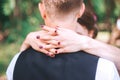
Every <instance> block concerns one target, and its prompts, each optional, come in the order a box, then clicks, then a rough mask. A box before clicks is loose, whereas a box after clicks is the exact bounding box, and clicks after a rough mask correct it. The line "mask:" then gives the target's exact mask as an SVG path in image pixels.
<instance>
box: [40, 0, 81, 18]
mask: <svg viewBox="0 0 120 80" xmlns="http://www.w3.org/2000/svg"><path fill="white" fill-rule="evenodd" d="M42 2H43V3H44V5H45V9H46V11H47V13H48V14H49V15H53V14H55V15H57V14H58V15H57V16H61V15H68V13H70V12H75V11H77V10H80V6H81V5H82V2H83V0H42Z"/></svg>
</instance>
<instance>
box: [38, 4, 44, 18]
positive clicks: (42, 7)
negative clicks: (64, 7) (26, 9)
mask: <svg viewBox="0 0 120 80" xmlns="http://www.w3.org/2000/svg"><path fill="white" fill-rule="evenodd" d="M38 8H39V11H40V13H41V16H42V18H43V19H45V18H46V11H45V6H44V4H43V3H39V5H38Z"/></svg>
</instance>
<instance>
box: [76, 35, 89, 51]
mask: <svg viewBox="0 0 120 80" xmlns="http://www.w3.org/2000/svg"><path fill="white" fill-rule="evenodd" d="M90 41H91V38H90V37H88V36H81V35H80V36H79V38H78V44H79V47H80V50H83V51H85V50H86V49H88V48H89V46H90V45H89V42H90Z"/></svg>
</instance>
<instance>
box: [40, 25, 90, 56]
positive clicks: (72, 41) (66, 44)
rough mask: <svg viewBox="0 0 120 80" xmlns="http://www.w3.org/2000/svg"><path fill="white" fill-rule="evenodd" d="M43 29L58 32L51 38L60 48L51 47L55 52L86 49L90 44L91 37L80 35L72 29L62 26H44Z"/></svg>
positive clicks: (52, 42)
mask: <svg viewBox="0 0 120 80" xmlns="http://www.w3.org/2000/svg"><path fill="white" fill-rule="evenodd" d="M42 29H43V30H45V31H48V32H51V33H53V34H56V35H55V36H52V39H49V42H50V44H52V45H55V46H57V47H58V49H54V48H51V49H50V51H51V52H52V53H53V54H59V53H68V52H76V51H80V50H84V49H85V48H86V46H87V45H88V39H89V37H87V36H83V35H79V34H77V33H76V32H74V31H72V30H69V29H65V28H61V27H57V28H50V27H47V26H44V27H43V28H42ZM53 40H54V41H53Z"/></svg>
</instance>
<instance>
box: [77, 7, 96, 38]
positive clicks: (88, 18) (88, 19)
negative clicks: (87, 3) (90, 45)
mask: <svg viewBox="0 0 120 80" xmlns="http://www.w3.org/2000/svg"><path fill="white" fill-rule="evenodd" d="M77 22H78V23H79V24H81V25H82V26H85V27H86V29H87V30H88V31H91V30H93V31H94V33H93V38H96V36H97V34H98V28H97V27H98V26H97V24H96V23H97V22H96V19H95V14H94V13H93V12H92V11H91V10H89V9H87V8H86V10H85V12H84V14H83V15H82V16H81V17H80V18H78V20H77Z"/></svg>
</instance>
